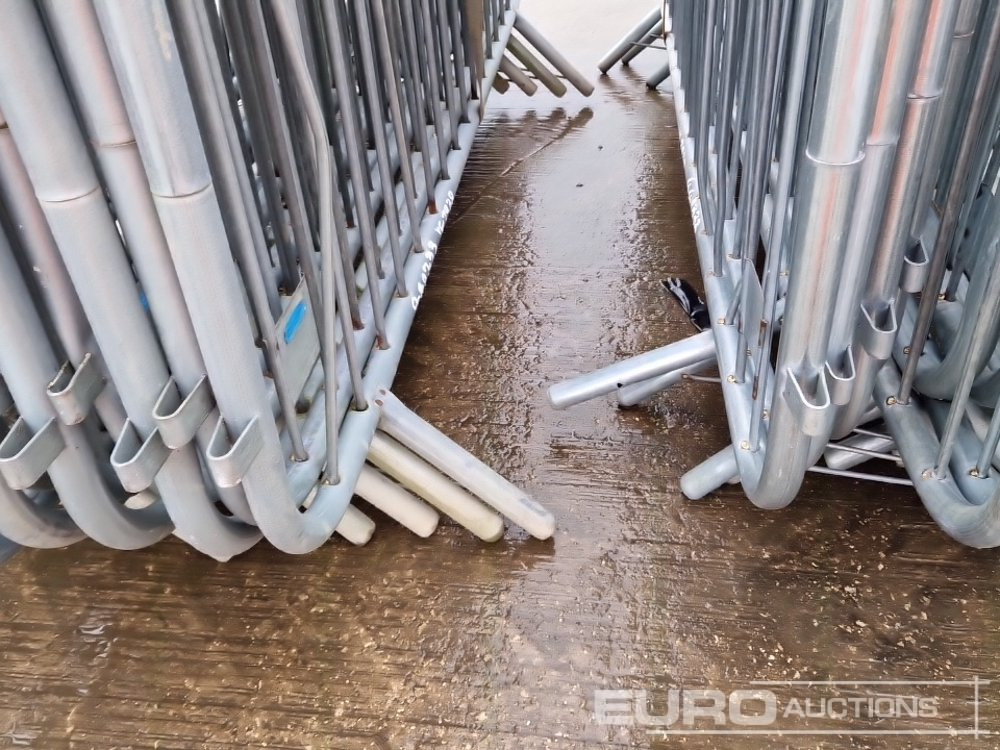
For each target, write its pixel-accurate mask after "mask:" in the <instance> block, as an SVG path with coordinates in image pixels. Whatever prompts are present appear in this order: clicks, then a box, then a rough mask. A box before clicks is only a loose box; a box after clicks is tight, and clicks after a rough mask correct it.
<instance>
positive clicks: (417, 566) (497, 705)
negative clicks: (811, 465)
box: [0, 0, 1000, 750]
mask: <svg viewBox="0 0 1000 750" xmlns="http://www.w3.org/2000/svg"><path fill="white" fill-rule="evenodd" d="M646 5H648V2H643V1H641V0H587V1H586V2H582V1H581V2H571V1H570V0H558V1H556V0H525V2H524V6H523V10H524V11H525V13H526V15H528V16H529V17H530V18H531V19H532V20H533V22H534V23H535V24H536V25H538V26H539V27H541V28H542V29H544V30H545V31H546V32H547V33H548V34H549V36H550V37H551V38H552V40H553V41H554V42H556V43H557V44H558V45H559V46H561V47H562V48H563V49H564V50H566V52H567V53H568V54H569V56H570V57H571V58H572V59H573V60H574V61H575V62H576V63H578V64H579V65H580V67H581V68H584V69H586V70H587V71H588V72H589V71H591V70H593V63H594V62H595V61H596V60H597V59H598V57H599V56H600V54H601V53H602V52H604V50H605V48H607V47H608V46H610V44H611V43H612V42H614V41H615V40H617V38H619V37H620V36H621V34H622V33H624V32H625V31H626V30H627V28H628V27H629V26H630V25H631V24H632V23H633V22H634V21H635V19H637V18H638V17H640V16H641V15H642V14H643V13H644V12H645V11H646V10H647V8H646V7H645V6H646ZM660 60H661V58H660V56H659V54H657V53H654V52H647V53H645V54H644V55H643V56H640V58H639V59H638V60H637V61H636V64H635V66H634V68H633V70H632V71H628V70H621V69H616V70H615V71H614V72H613V74H612V75H611V76H610V77H608V78H604V79H601V80H600V82H599V85H598V90H597V92H596V93H595V95H594V96H593V97H592V98H591V99H589V100H584V99H583V98H582V97H579V96H578V95H573V94H571V95H570V96H569V97H568V98H566V99H564V100H555V99H553V98H551V97H550V96H548V95H546V94H545V93H540V94H538V95H537V96H536V97H535V98H534V99H528V98H526V97H524V96H522V95H520V94H514V93H511V94H508V95H506V96H503V97H500V96H495V98H493V99H492V100H491V102H490V115H489V119H488V122H487V123H486V124H485V125H484V127H483V128H482V131H481V132H480V134H479V138H478V141H477V143H476V146H475V150H474V152H473V155H472V158H471V160H470V163H469V166H468V169H467V171H466V174H465V177H464V179H463V182H462V186H461V190H460V193H459V198H458V202H457V204H456V207H455V209H454V212H453V215H452V219H451V221H450V223H449V228H448V231H447V233H446V236H445V242H444V244H443V247H442V249H441V252H440V254H439V256H438V260H437V262H436V265H435V267H434V271H433V276H432V280H431V283H430V285H429V289H428V292H427V294H426V296H425V297H424V300H423V303H422V306H421V308H420V312H419V314H418V316H417V321H416V323H415V326H414V329H413V331H412V334H411V337H410V340H409V343H408V347H407V350H406V354H405V356H404V360H403V364H402V367H401V370H400V372H399V376H398V378H397V385H396V390H397V392H398V393H399V395H400V396H401V397H402V399H403V400H404V401H406V402H407V403H408V404H410V405H411V406H412V407H413V408H415V409H416V410H417V411H418V412H419V413H420V414H421V415H423V416H424V417H425V418H427V419H428V420H430V421H431V422H433V423H434V424H436V425H438V426H440V427H441V428H442V429H443V430H444V431H446V432H447V433H448V434H449V435H451V436H453V437H454V438H455V439H456V440H457V441H459V442H460V443H462V444H463V445H465V446H466V447H468V448H470V449H471V450H473V451H474V452H475V453H477V454H478V455H480V456H481V457H483V458H484V459H485V460H486V461H487V462H489V463H490V464H492V465H493V466H495V467H496V468H497V469H499V470H500V471H501V472H503V473H504V474H506V475H507V476H508V477H509V478H510V479H512V480H513V481H514V482H516V483H518V484H521V485H523V486H524V487H525V488H527V489H528V490H529V491H530V492H531V493H533V494H534V495H535V496H536V497H537V498H538V499H539V500H540V501H542V502H543V503H544V504H546V505H547V506H548V507H549V508H551V509H552V511H553V512H554V513H555V515H556V516H557V518H558V524H559V526H558V531H557V533H556V536H555V538H554V539H553V540H551V541H549V542H538V541H535V540H531V539H528V538H526V536H525V535H524V534H522V533H521V532H520V531H518V530H516V529H510V530H509V531H508V533H507V536H506V538H505V539H504V540H503V541H501V542H499V543H498V544H495V545H486V544H484V543H481V542H479V541H477V540H476V539H475V538H473V537H472V536H471V535H469V534H467V533H465V532H463V531H462V530H460V529H458V528H457V527H455V526H454V525H451V524H443V525H442V528H441V529H440V530H439V532H438V533H437V534H435V535H434V536H433V537H432V538H430V539H428V540H420V539H417V538H415V537H413V536H412V535H409V534H407V533H404V532H403V531H402V530H401V529H400V528H399V527H398V526H395V525H394V524H393V523H391V522H389V521H388V520H387V519H385V517H383V516H380V515H379V514H378V513H377V511H372V514H373V516H375V517H376V518H377V519H378V522H379V528H378V531H377V534H376V537H375V538H374V540H373V541H372V542H371V543H370V544H369V545H368V547H367V548H365V549H355V548H351V547H350V546H349V545H347V544H346V543H345V542H343V541H333V542H331V543H329V544H328V545H326V546H325V547H324V548H323V549H322V550H320V551H318V552H316V553H314V554H312V555H308V556H305V557H289V556H285V555H282V554H280V553H278V552H276V551H275V550H274V549H272V548H270V547H269V546H267V545H266V544H261V545H258V547H257V548H255V549H254V550H252V551H250V552H249V553H247V554H246V555H243V556H242V557H240V558H238V559H236V560H234V561H232V562H230V563H228V564H224V565H223V564H216V563H214V562H212V561H210V560H208V559H207V558H204V557H201V556H199V555H197V554H196V553H194V552H192V551H190V550H189V549H188V548H186V547H185V546H184V545H183V544H181V543H180V542H177V541H168V542H164V543H162V544H160V545H158V546H156V547H154V548H152V549H149V550H145V551H142V552H131V553H119V552H112V551H109V550H105V549H103V548H100V547H98V546H97V545H94V544H90V543H83V544H78V545H75V546H73V547H71V548H69V549H66V550H62V551H45V552H22V553H19V554H18V555H17V556H16V557H15V558H14V559H12V560H11V561H9V562H7V563H6V564H5V565H4V567H3V569H2V577H0V604H2V607H0V640H2V643H3V644H4V647H3V651H2V655H0V677H2V679H0V747H5V746H25V747H35V748H44V749H53V750H57V749H60V748H213V749H218V750H222V749H223V748H240V747H276V748H315V749H319V748H337V749H340V748H343V749H344V750H361V749H363V748H364V749H367V748H374V749H381V750H385V749H388V748H391V749H392V750H410V749H413V750H415V749H417V748H448V749H449V750H452V749H454V750H458V749H460V748H483V749H487V748H567V749H569V748H573V749H575V748H581V749H583V748H587V749H597V748H615V747H639V748H666V747H675V746H678V747H699V748H700V747H704V748H757V747H828V748H834V747H836V748H840V747H844V748H846V747H887V748H896V747H962V746H976V747H979V746H983V747H991V746H996V740H993V739H991V738H990V737H988V736H987V737H985V738H980V739H979V740H978V741H976V740H974V739H972V738H966V737H947V736H918V735H914V736H889V737H879V736H845V735H825V736H824V735H818V736H785V737H773V736H770V735H763V736H753V735H712V736H705V735H670V736H657V735H654V734H649V733H648V732H647V730H646V728H644V727H642V726H605V725H602V724H601V723H599V722H598V721H597V720H596V719H595V715H594V711H595V690H604V689H645V690H648V691H649V692H650V693H651V694H654V693H655V694H657V695H660V696H665V695H667V693H666V691H667V690H668V689H669V688H671V687H682V686H683V687H686V688H713V689H719V690H722V691H730V690H733V689H738V688H741V687H745V686H746V685H747V682H748V681H750V680H800V679H812V680H831V679H832V680H876V679H893V680H953V679H958V680H971V679H973V678H975V677H979V678H983V679H989V678H990V676H991V675H992V676H996V675H998V674H1000V639H998V637H997V625H998V622H1000V619H998V618H1000V604H998V601H1000V596H998V594H1000V590H998V589H1000V585H998V582H1000V576H998V558H997V556H996V554H995V553H991V552H989V551H980V552H977V551H971V550H968V549H964V548H962V547H959V546H958V545H956V544H954V543H952V542H950V541H949V540H948V539H947V538H945V537H944V536H943V535H942V534H941V533H939V532H938V530H937V529H936V527H935V526H934V524H933V522H931V521H930V519H929V518H928V516H927V514H926V513H925V512H924V511H923V509H922V508H921V507H920V505H919V503H918V501H917V500H916V499H915V497H914V496H913V495H912V494H911V493H910V492H909V491H907V490H905V489H900V488H891V487H890V488H887V487H882V486H875V485H868V484H859V483H854V482H851V481H845V480H832V479H829V478H824V477H820V478H811V479H810V480H809V481H807V483H806V485H805V487H804V488H803V490H802V493H801V496H800V497H799V498H798V500H797V501H796V502H795V503H794V504H793V505H792V506H791V507H790V508H788V509H787V510H784V511H781V512H764V511H759V510H755V509H754V508H753V507H752V506H751V505H750V504H749V503H748V502H747V501H746V500H745V499H744V498H743V497H742V495H741V494H740V492H739V489H738V488H727V489H725V490H724V491H722V492H720V493H719V494H717V495H716V496H713V497H711V498H709V499H706V500H704V501H701V502H697V503H692V502H689V501H686V500H684V499H683V498H682V497H681V494H680V491H679V487H678V479H679V477H680V475H681V474H682V473H683V472H684V471H685V470H686V469H687V468H689V467H690V466H692V465H693V464H694V463H695V462H697V461H698V460H700V459H702V458H704V457H706V456H708V455H709V454H710V453H712V452H714V451H715V450H718V449H719V448H720V447H721V446H722V445H723V444H724V443H725V442H726V428H725V418H724V414H723V412H722V408H721V405H720V398H719V393H718V389H717V386H714V385H711V384H698V383H688V384H685V385H683V386H681V387H678V388H677V389H675V390H673V391H670V392H668V393H666V394H663V395H661V396H659V397H658V398H656V399H655V400H654V401H653V402H652V403H651V404H649V405H648V406H647V407H644V408H640V409H635V410H630V411H619V410H618V409H616V408H615V406H614V404H613V403H612V401H611V399H609V398H604V399H598V400H596V401H594V402H591V403H588V404H584V405H582V406H579V407H576V408H573V409H571V410H569V411H565V412H557V411H554V410H553V409H551V408H550V407H549V406H548V403H547V401H546V396H545V390H546V388H547V386H548V385H550V384H551V383H553V382H555V381H557V380H559V379H561V378H564V377H566V376H569V375H572V374H576V373H579V372H583V371H586V370H590V369H592V368H594V367H596V366H599V365H602V364H606V363H609V362H611V361H613V360H615V359H616V358H619V357H624V356H628V355H631V354H635V353H638V352H641V351H643V350H645V349H648V348H650V347H653V346H657V345H661V344H664V343H667V342H669V341H672V340H675V339H677V338H679V337H682V336H686V335H689V334H690V333H691V332H692V331H691V329H690V328H689V326H688V324H687V323H686V321H685V320H684V318H683V315H682V314H681V313H680V311H679V309H678V308H677V307H676V306H674V305H673V304H671V303H670V302H668V301H667V300H666V299H665V297H664V295H663V293H662V291H661V290H660V288H659V285H658V281H659V279H660V278H662V277H664V276H666V275H681V276H685V277H688V278H691V279H697V278H698V273H697V266H696V262H695V259H694V250H693V243H692V238H691V228H690V217H689V213H688V208H687V201H686V198H685V190H684V181H683V177H682V173H681V166H680V159H679V152H678V148H677V143H676V128H675V126H674V116H673V107H672V102H671V99H670V96H669V93H668V92H663V93H657V94H653V93H649V92H647V91H646V89H645V87H644V86H643V83H642V81H643V77H642V74H643V73H649V72H651V70H652V69H654V68H655V67H657V65H658V64H659V63H660ZM981 692H982V701H981V705H980V714H981V717H982V728H984V729H990V728H992V729H1000V726H998V725H997V722H996V719H997V718H998V705H1000V704H998V701H997V699H996V692H995V690H994V689H993V688H992V687H991V686H986V687H984V688H981ZM963 700H966V708H968V709H969V711H971V710H972V709H971V702H969V701H968V700H967V699H963ZM665 702H666V700H663V701H661V703H665ZM650 713H656V711H654V710H653V708H651V709H650ZM697 726H699V727H704V726H705V724H704V722H702V723H699V724H698V725H697ZM784 726H786V727H787V726H789V725H787V724H786V725H784ZM911 726H912V725H911ZM919 726H922V727H925V728H929V729H932V730H941V729H942V728H944V729H945V730H946V729H947V726H950V724H948V723H947V722H946V721H945V720H944V719H941V718H939V719H933V718H930V719H926V720H924V721H923V723H921V724H920V725H919Z"/></svg>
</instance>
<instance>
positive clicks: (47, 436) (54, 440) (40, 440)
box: [0, 417, 66, 490]
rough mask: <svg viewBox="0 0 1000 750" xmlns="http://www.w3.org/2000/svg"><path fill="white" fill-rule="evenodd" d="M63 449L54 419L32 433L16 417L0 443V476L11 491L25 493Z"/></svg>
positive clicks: (25, 423) (25, 424)
mask: <svg viewBox="0 0 1000 750" xmlns="http://www.w3.org/2000/svg"><path fill="white" fill-rule="evenodd" d="M65 448H66V443H65V441H64V440H63V437H62V433H61V432H60V430H59V425H58V423H57V422H56V419H55V417H53V418H52V419H50V420H49V421H48V422H46V423H45V424H44V425H42V428H41V429H40V430H38V432H33V431H32V429H31V427H29V426H28V423H27V422H25V421H24V417H19V418H18V420H17V421H16V422H15V423H14V426H13V427H11V429H10V432H8V433H7V436H6V437H5V438H4V439H3V441H2V442H0V474H2V475H3V478H4V479H5V480H6V481H7V484H8V485H9V486H10V488H11V489H14V490H25V489H28V488H29V487H31V486H32V485H34V484H35V482H37V481H38V480H39V479H40V478H41V476H42V475H43V474H44V473H45V472H46V471H48V470H49V466H51V465H52V462H53V461H55V460H56V458H58V457H59V454H60V453H62V452H63V450H64V449H65Z"/></svg>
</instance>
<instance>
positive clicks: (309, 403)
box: [0, 0, 586, 560]
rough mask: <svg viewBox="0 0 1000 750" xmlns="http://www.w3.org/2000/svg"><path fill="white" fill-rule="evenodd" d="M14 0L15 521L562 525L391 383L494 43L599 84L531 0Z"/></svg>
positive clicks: (10, 74) (256, 529) (7, 210)
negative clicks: (527, 7)
mask: <svg viewBox="0 0 1000 750" xmlns="http://www.w3.org/2000/svg"><path fill="white" fill-rule="evenodd" d="M0 13H2V15H3V19H4V20H3V22H2V24H0V298H2V300H3V306H4V312H3V314H2V315H0V409H2V411H3V415H4V419H3V420H2V423H0V424H2V429H0V436H2V442H0V477H2V479H0V534H2V535H3V536H5V537H7V538H8V539H10V540H12V541H13V542H15V543H17V544H20V545H26V546H32V547H59V546H64V545H67V544H70V543H72V542H75V541H77V540H80V539H82V538H84V537H90V538H92V539H94V540H96V541H98V542H99V543H101V544H104V545H107V546H109V547H114V548H117V549H136V548H141V547H145V546H147V545H150V544H153V543H155V542H157V541H158V540H160V539H162V538H164V537H165V536H167V535H169V534H171V533H173V534H175V535H176V536H178V537H179V538H181V539H183V540H184V541H185V542H187V543H188V544H190V545H191V546H193V547H194V548H196V549H198V550H199V551H201V552H203V553H205V554H207V555H210V556H212V557H214V558H216V559H218V560H226V559H229V558H231V557H233V556H234V555H237V554H239V553H241V552H243V551H245V550H247V549H249V548H250V547H251V546H253V545H254V544H256V543H257V542H258V541H259V540H260V539H262V538H266V539H267V540H268V541H269V542H270V543H272V544H273V545H274V546H276V547H278V548H279V549H281V550H283V551H286V552H289V553H305V552H309V551H311V550H314V549H316V548H317V547H319V546H320V545H322V544H323V543H324V542H325V541H327V539H329V538H330V537H331V535H333V534H334V533H335V532H337V533H339V534H341V535H343V536H344V537H346V538H347V539H349V540H350V541H352V542H354V543H357V544H363V543H364V542H366V541H367V540H368V538H369V537H370V536H371V534H372V531H373V529H374V522H373V521H372V520H371V519H370V518H369V517H368V516H367V515H365V514H364V513H363V512H362V511H360V510H359V509H358V508H357V507H355V505H354V504H352V500H353V498H354V496H355V494H356V495H357V496H359V497H361V498H363V499H365V500H366V501H368V502H370V503H371V504H372V505H374V506H375V507H377V508H379V509H381V510H382V511H384V512H385V513H386V514H388V515H389V516H390V517H392V518H394V519H396V520H397V521H399V522H400V523H402V524H403V525H405V526H406V527H408V528H409V529H411V530H412V531H413V532H414V533H416V534H419V535H421V536H428V535H430V534H431V533H432V532H433V531H434V529H435V528H436V526H437V523H438V518H439V515H438V514H439V512H442V513H444V514H446V515H449V516H451V517H452V518H454V519H455V520H457V521H458V522H459V523H460V524H462V525H463V526H465V527H466V528H468V529H470V530H471V531H472V532H473V533H475V534H476V535H478V536H479V537H481V538H483V539H485V540H489V541H492V540H496V539H498V538H500V537H501V536H502V535H503V533H504V522H503V517H506V518H508V519H510V520H511V521H513V522H514V523H516V524H518V525H519V526H521V527H523V528H524V529H525V530H526V531H527V532H528V533H530V534H532V535H534V536H536V537H539V538H547V537H549V536H551V534H552V533H553V530H554V519H553V517H552V515H551V514H550V513H549V512H548V511H547V510H545V509H544V508H543V507H542V506H540V505H539V504H538V503H536V502H535V501H534V500H532V499H531V498H530V497H528V496H527V495H525V493H524V492H522V491H521V490H519V489H518V488H517V487H515V486H514V485H512V484H511V483H509V482H508V481H506V480H505V479H504V478H502V477H501V476H499V475H498V474H496V473H495V472H494V471H493V470H491V469H490V468H489V467H487V466H486V465H485V464H484V463H482V462H481V461H479V460H478V459H476V458H475V457H473V456H472V455H470V454H469V453H468V452H466V451H465V450H463V449H462V448H461V447H459V446H458V445H457V444H456V443H454V442H453V441H451V440H450V439H448V438H447V437H446V436H444V435H443V434H442V433H440V432H438V431H437V430H436V429H434V428H433V427H432V426H431V425H429V424H428V423H426V422H425V421H423V420H422V419H420V418H419V417H418V416H417V415H416V414H414V413H413V412H412V411H410V410H408V409H407V408H406V407H405V406H403V405H402V404H401V403H400V402H399V400H398V399H397V398H396V397H395V396H394V395H393V394H392V393H391V392H390V391H389V390H388V389H389V387H390V386H391V384H392V381H393V377H394V375H395V373H396V369H397V366H398V363H399V360H400V355H401V351H402V348H403V345H404V343H405V340H406V337H407V333H408V331H409V329H410V326H411V323H412V321H413V318H414V315H415V312H416V310H417V306H418V304H419V301H420V298H421V296H422V294H423V293H424V289H425V286H426V284H427V281H428V274H429V272H430V270H431V264H432V263H433V261H434V257H435V253H436V252H437V248H438V244H439V243H440V241H441V236H442V232H443V230H444V227H445V222H446V220H447V218H448V214H449V212H450V210H451V207H452V204H453V201H454V199H455V192H456V189H457V186H458V181H459V178H460V176H461V174H462V170H463V167H464V165H465V162H466V159H467V157H468V155H469V151H470V148H471V145H472V141H473V137H474V134H475V132H476V128H477V125H478V123H479V121H480V118H481V115H482V109H483V106H484V105H485V101H486V97H487V95H488V93H489V92H490V91H491V89H492V87H493V85H494V82H495V81H496V80H497V78H496V76H497V71H498V69H500V68H501V67H503V68H504V69H505V70H506V71H507V72H508V76H509V77H511V78H515V77H517V76H518V75H521V76H525V78H527V77H528V73H529V72H530V71H531V69H532V68H531V66H534V68H535V69H536V71H535V73H534V75H536V76H537V75H539V73H538V72H537V71H538V70H544V71H545V72H546V73H548V75H549V76H550V77H551V79H552V80H554V81H559V82H560V85H561V80H562V79H561V78H558V77H557V75H556V73H554V72H552V71H551V70H549V68H548V67H547V66H546V64H545V63H544V62H543V60H546V59H547V60H549V64H551V65H552V66H554V67H555V68H556V71H557V72H562V73H563V75H564V76H568V77H569V78H570V79H573V78H574V77H575V78H576V79H577V80H578V82H579V83H580V84H581V85H582V86H584V87H585V86H586V82H585V81H584V80H583V78H582V76H579V74H578V73H577V72H576V71H574V70H572V68H571V67H570V66H569V64H568V63H567V62H566V61H565V59H563V58H562V57H561V56H559V55H558V53H557V52H555V50H553V49H552V48H551V45H549V44H548V43H547V42H546V41H545V40H544V38H543V37H541V35H540V34H539V33H538V32H537V30H535V29H534V28H533V27H531V26H530V24H528V23H527V21H525V20H524V19H522V18H519V17H518V15H517V2H516V0H462V1H461V2H460V1H459V0H414V2H409V0H361V1H359V2H355V1H354V0H350V1H349V2H344V1H343V0H323V1H322V2H320V1H316V2H314V1H313V0H253V1H252V2H246V1H245V0H220V1H219V2H214V0H209V1H207V2H203V1H202V0H180V1H178V2H168V1H167V0H143V2H119V1H118V0H44V1H43V2H39V3H35V2H31V1H30V0H3V1H2V2H0ZM515 23H517V25H518V28H519V33H520V34H521V35H522V37H523V40H518V39H517V38H516V37H513V35H512V32H513V30H514V26H515ZM511 44H514V45H515V47H514V52H515V57H516V59H518V60H520V61H521V62H522V64H524V65H526V66H528V70H527V71H526V70H525V69H523V68H522V67H521V66H520V65H517V64H516V63H515V62H513V61H512V60H511V59H510V58H509V57H507V56H505V55H506V51H507V49H508V46H509V45H511ZM529 44H530V45H532V46H533V47H534V48H535V51H534V52H532V51H531V50H530V49H529V48H528V45H529ZM525 61H527V62H525ZM563 93H565V87H563Z"/></svg>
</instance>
